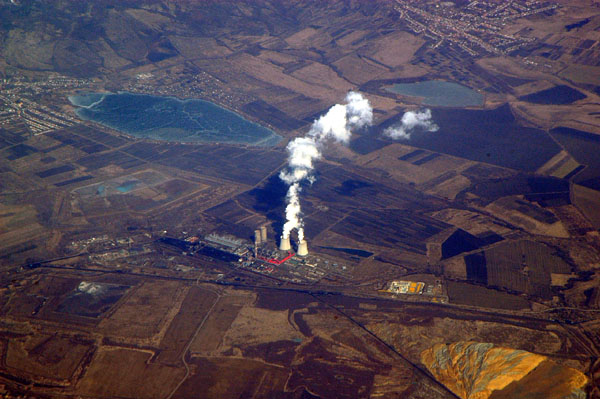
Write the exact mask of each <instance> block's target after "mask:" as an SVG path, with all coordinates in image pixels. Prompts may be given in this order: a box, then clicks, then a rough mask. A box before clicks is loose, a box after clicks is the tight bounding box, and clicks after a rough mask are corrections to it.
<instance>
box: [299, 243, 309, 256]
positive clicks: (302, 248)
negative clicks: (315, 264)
mask: <svg viewBox="0 0 600 399" xmlns="http://www.w3.org/2000/svg"><path fill="white" fill-rule="evenodd" d="M306 255H308V245H307V244H306V240H302V241H300V242H299V243H298V256H306Z"/></svg>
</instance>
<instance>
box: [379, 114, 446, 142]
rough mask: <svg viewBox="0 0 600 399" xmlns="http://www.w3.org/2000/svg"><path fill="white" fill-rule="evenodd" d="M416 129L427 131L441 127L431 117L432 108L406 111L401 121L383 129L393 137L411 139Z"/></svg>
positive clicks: (384, 132) (387, 134)
mask: <svg viewBox="0 0 600 399" xmlns="http://www.w3.org/2000/svg"><path fill="white" fill-rule="evenodd" d="M415 129H421V130H423V131H426V132H435V131H437V130H438V129H439V127H438V125H436V124H435V123H434V122H433V119H432V118H431V110H430V109H424V110H423V111H407V112H405V113H404V115H402V120H401V121H400V123H399V124H397V125H393V126H390V127H388V128H387V129H385V130H384V131H383V134H385V135H386V136H389V137H391V138H393V139H410V135H411V133H412V132H413V131H414V130H415Z"/></svg>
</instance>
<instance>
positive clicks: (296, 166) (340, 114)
mask: <svg viewBox="0 0 600 399" xmlns="http://www.w3.org/2000/svg"><path fill="white" fill-rule="evenodd" d="M372 122H373V109H372V108H371V105H370V104H369V100H367V99H366V98H364V97H363V96H362V95H361V94H359V93H356V92H352V91H351V92H349V93H348V95H347V96H346V104H343V105H342V104H336V105H334V106H333V107H331V108H330V109H329V110H328V111H327V113H326V114H325V115H322V116H321V117H320V118H319V119H317V120H315V121H314V122H313V124H312V127H311V128H310V130H309V132H308V133H307V134H306V136H304V137H298V138H296V139H294V140H292V141H290V142H289V143H288V145H287V147H286V149H287V152H288V167H287V169H285V170H282V171H281V173H280V174H279V177H280V178H281V180H283V181H284V182H285V183H286V184H287V185H288V186H289V188H288V192H287V195H286V202H287V206H286V208H285V217H286V222H285V224H284V225H283V234H282V238H284V239H286V238H288V237H289V236H290V232H291V231H292V230H293V229H297V230H298V239H299V240H304V223H303V221H302V212H301V207H300V199H299V194H300V191H301V190H302V187H301V186H300V183H301V182H302V181H303V180H308V181H310V182H311V183H312V182H313V181H314V176H312V171H313V169H314V162H315V161H316V160H318V159H319V158H321V147H322V146H323V144H324V143H325V141H327V140H328V139H332V140H334V141H335V142H338V143H342V144H347V143H348V142H349V141H350V137H351V136H352V130H353V129H359V128H361V127H364V126H368V125H370V124H371V123H372Z"/></svg>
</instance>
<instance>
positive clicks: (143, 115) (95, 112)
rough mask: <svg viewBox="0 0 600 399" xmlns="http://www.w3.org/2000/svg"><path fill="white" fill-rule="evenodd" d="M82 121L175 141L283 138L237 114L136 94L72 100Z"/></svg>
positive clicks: (262, 142) (268, 142) (260, 142)
mask: <svg viewBox="0 0 600 399" xmlns="http://www.w3.org/2000/svg"><path fill="white" fill-rule="evenodd" d="M69 101H71V103H72V104H73V105H75V106H77V107H79V108H78V109H77V111H76V112H77V115H78V116H79V117H80V118H81V119H84V120H89V121H93V122H97V123H100V124H102V125H104V126H107V127H110V128H112V129H115V130H118V131H121V132H123V133H127V134H130V135H132V136H135V137H141V138H149V139H154V140H165V141H175V142H184V143H190V142H201V143H207V142H211V143H235V144H250V145H255V146H273V145H275V144H277V143H278V142H279V141H281V139H282V138H281V136H279V135H278V134H276V133H275V132H273V131H272V130H270V129H267V128H265V127H264V126H261V125H258V124H256V123H253V122H250V121H249V120H247V119H245V118H243V117H242V116H241V115H239V114H236V113H235V112H232V111H229V110H227V109H225V108H222V107H219V106H218V105H216V104H213V103H211V102H208V101H204V100H199V99H190V100H179V99H177V98H174V97H159V96H151V95H144V94H133V93H126V92H120V93H85V94H78V95H73V96H69Z"/></svg>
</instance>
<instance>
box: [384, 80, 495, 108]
mask: <svg viewBox="0 0 600 399" xmlns="http://www.w3.org/2000/svg"><path fill="white" fill-rule="evenodd" d="M385 90H387V91H389V92H392V93H397V94H402V95H405V96H412V97H422V98H423V105H430V106H438V107H473V106H481V105H483V100H484V98H483V95H482V94H481V93H478V92H476V91H475V90H473V89H470V88H468V87H465V86H462V85H459V84H458V83H453V82H445V81H443V80H427V81H424V82H416V83H396V84H395V85H393V86H390V87H386V88H385Z"/></svg>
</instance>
